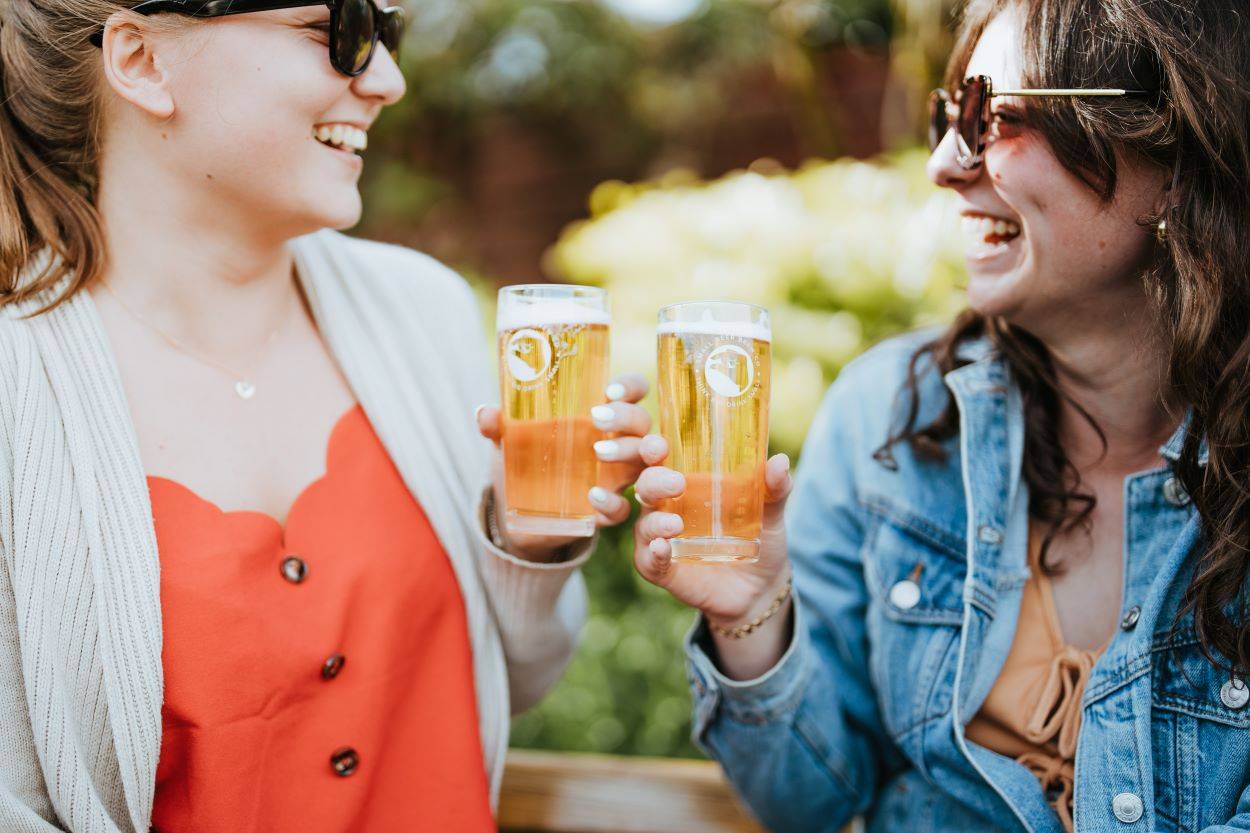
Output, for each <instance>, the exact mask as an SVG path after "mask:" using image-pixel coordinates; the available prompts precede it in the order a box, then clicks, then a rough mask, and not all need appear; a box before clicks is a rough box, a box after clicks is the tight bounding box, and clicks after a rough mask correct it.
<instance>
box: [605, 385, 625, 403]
mask: <svg viewBox="0 0 1250 833" xmlns="http://www.w3.org/2000/svg"><path fill="white" fill-rule="evenodd" d="M604 394H605V395H606V396H607V397H608V399H610V400H612V401H613V402H615V401H617V400H618V399H624V398H625V386H624V385H622V384H621V383H620V382H613V383H612V384H610V385H608V387H607V389H606V390H605V391H604Z"/></svg>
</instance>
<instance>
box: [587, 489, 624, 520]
mask: <svg viewBox="0 0 1250 833" xmlns="http://www.w3.org/2000/svg"><path fill="white" fill-rule="evenodd" d="M590 505H591V506H593V507H595V511H596V512H597V513H598V516H599V517H600V518H602V519H603V520H604V521H605V523H604V524H601V525H602V526H616V525H617V524H619V523H624V522H625V521H626V520H627V519H628V518H629V501H628V500H626V499H625V498H623V497H621V496H620V495H618V494H614V493H613V492H610V491H608V490H607V489H605V488H603V487H602V486H595V487H594V488H592V489H591V490H590Z"/></svg>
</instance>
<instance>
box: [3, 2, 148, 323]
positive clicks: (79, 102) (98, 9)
mask: <svg viewBox="0 0 1250 833" xmlns="http://www.w3.org/2000/svg"><path fill="white" fill-rule="evenodd" d="M133 2H134V0H128V2H127V5H125V6H123V5H122V4H120V3H116V2H110V0H0V307H3V306H5V305H6V304H10V303H17V302H19V301H24V300H27V299H29V298H31V297H32V296H35V295H38V294H40V293H43V292H45V291H47V290H50V289H52V288H53V287H55V286H56V285H57V284H58V283H59V282H60V281H61V280H62V279H63V278H65V277H67V276H68V277H69V281H68V283H67V285H66V286H65V288H64V290H63V291H62V292H61V293H60V295H58V296H57V297H55V298H53V299H52V300H51V301H48V302H47V303H46V304H44V305H43V306H42V308H41V309H40V310H38V312H45V311H47V310H49V309H52V308H53V307H55V306H57V305H58V304H60V303H62V302H64V301H65V300H67V299H68V298H70V297H71V296H72V295H74V294H75V293H76V292H78V291H79V290H80V289H82V288H83V287H85V286H86V285H87V284H88V283H90V282H91V280H92V279H93V278H95V276H96V275H97V274H98V273H99V272H100V271H101V270H102V269H103V266H104V263H105V259H106V252H105V237H104V229H103V224H102V222H101V217H100V214H99V211H98V210H97V207H96V195H97V192H98V188H99V170H98V162H99V145H100V122H101V101H102V96H101V88H102V86H103V83H102V77H103V76H102V73H101V71H100V67H101V62H100V54H101V52H100V50H99V49H97V48H96V47H95V46H93V45H92V44H91V43H90V40H89V39H90V36H91V34H92V33H93V32H95V31H97V30H98V29H99V28H100V27H101V26H103V25H104V22H105V21H106V20H107V19H108V18H109V16H110V15H112V14H113V13H114V12H117V11H119V10H121V9H124V8H128V6H129V5H130V4H132V3H133ZM135 17H136V19H137V20H139V19H143V18H139V16H135ZM49 255H51V256H49ZM36 314H38V313H36Z"/></svg>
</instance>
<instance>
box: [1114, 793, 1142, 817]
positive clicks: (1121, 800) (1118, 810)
mask: <svg viewBox="0 0 1250 833" xmlns="http://www.w3.org/2000/svg"><path fill="white" fill-rule="evenodd" d="M1111 811H1112V812H1113V813H1115V817H1116V818H1118V819H1119V820H1120V821H1122V822H1124V823H1125V824H1132V823H1133V822H1135V821H1137V820H1138V819H1139V818H1141V814H1142V803H1141V799H1140V798H1138V797H1137V796H1136V795H1134V794H1133V793H1120V794H1119V795H1117V796H1116V797H1115V798H1113V799H1111Z"/></svg>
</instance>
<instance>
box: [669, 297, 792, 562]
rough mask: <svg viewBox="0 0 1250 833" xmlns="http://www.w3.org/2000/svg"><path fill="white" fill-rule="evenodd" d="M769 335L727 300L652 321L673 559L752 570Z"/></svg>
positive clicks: (756, 318) (746, 310)
mask: <svg viewBox="0 0 1250 833" xmlns="http://www.w3.org/2000/svg"><path fill="white" fill-rule="evenodd" d="M771 349H772V333H771V330H770V328H769V321H768V312H767V311H766V310H764V309H763V308H761V307H757V306H754V305H751V304H743V303H737V302H731V301H696V302H691V303H685V304H674V305H672V306H667V307H664V308H663V309H662V310H660V315H659V334H658V352H659V396H660V433H661V434H662V435H663V436H664V438H665V439H666V440H667V441H668V443H669V448H670V452H669V459H668V463H667V465H668V466H669V467H670V468H672V469H674V470H676V471H679V472H681V473H682V474H683V475H684V476H685V478H686V491H685V493H684V494H683V495H682V496H681V497H678V498H673V499H670V500H667V501H666V502H665V503H666V505H665V506H664V507H662V508H663V510H664V511H666V512H672V513H674V514H677V515H680V516H681V517H682V519H683V521H684V523H685V528H684V530H683V531H682V534H681V535H680V536H678V537H676V538H673V539H672V540H671V542H670V543H671V546H672V557H673V560H674V561H705V562H733V561H746V562H754V561H757V560H758V559H759V548H760V530H761V527H762V525H763V518H764V494H765V487H764V463H765V460H766V458H767V454H768V407H769V383H770V378H769V377H770V371H771V368H770V357H771Z"/></svg>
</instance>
